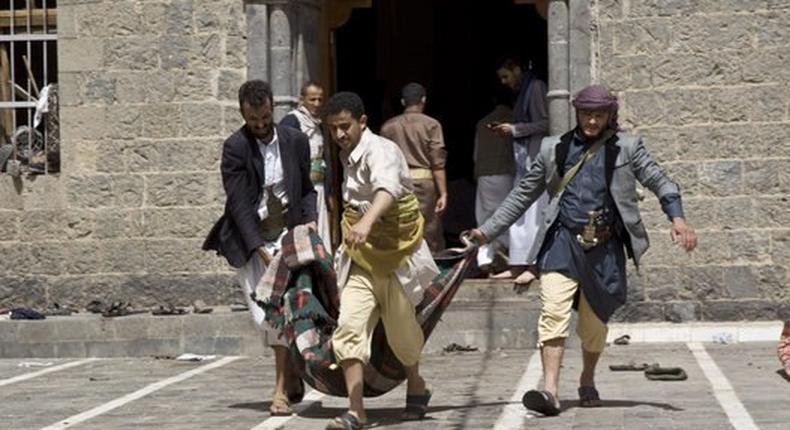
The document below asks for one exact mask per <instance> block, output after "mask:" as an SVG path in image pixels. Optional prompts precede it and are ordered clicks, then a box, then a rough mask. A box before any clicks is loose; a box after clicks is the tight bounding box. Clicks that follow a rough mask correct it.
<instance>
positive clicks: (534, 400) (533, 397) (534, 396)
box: [521, 390, 560, 417]
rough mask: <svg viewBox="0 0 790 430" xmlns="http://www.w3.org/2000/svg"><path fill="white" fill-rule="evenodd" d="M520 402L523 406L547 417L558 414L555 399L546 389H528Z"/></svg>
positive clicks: (558, 409)
mask: <svg viewBox="0 0 790 430" xmlns="http://www.w3.org/2000/svg"><path fill="white" fill-rule="evenodd" d="M521 403H522V404H523V405H524V407H525V408H527V409H529V410H531V411H535V412H539V413H541V414H543V415H545V416H547V417H555V416H557V415H559V414H560V408H559V407H557V401H556V399H554V396H553V395H551V393H549V392H548V391H538V390H529V391H527V392H526V393H524V397H522V398H521Z"/></svg>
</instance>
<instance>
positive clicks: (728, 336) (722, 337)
mask: <svg viewBox="0 0 790 430" xmlns="http://www.w3.org/2000/svg"><path fill="white" fill-rule="evenodd" d="M733 340H734V338H733V335H732V333H727V332H724V331H723V332H721V333H715V334H714V335H713V343H720V344H722V345H727V344H729V343H732V342H733Z"/></svg>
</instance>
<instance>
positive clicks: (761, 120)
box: [593, 0, 790, 321]
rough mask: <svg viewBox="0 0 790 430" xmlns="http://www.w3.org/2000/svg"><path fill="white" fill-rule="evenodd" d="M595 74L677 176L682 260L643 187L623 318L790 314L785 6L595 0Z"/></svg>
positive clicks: (789, 70)
mask: <svg viewBox="0 0 790 430" xmlns="http://www.w3.org/2000/svg"><path fill="white" fill-rule="evenodd" d="M593 15H594V22H595V25H594V53H595V58H594V65H593V69H594V71H595V72H594V73H595V75H596V77H597V79H598V80H599V81H601V82H603V83H605V84H608V85H610V86H612V87H613V88H614V89H616V90H617V92H618V94H619V97H620V101H621V118H622V120H623V121H622V123H623V124H622V125H624V126H625V127H626V128H628V129H630V130H633V131H636V132H638V133H640V134H642V135H643V136H644V138H645V143H646V145H647V147H648V149H649V150H650V151H651V153H652V154H653V155H654V157H655V158H657V159H658V160H660V161H661V162H662V165H663V166H664V167H665V168H666V169H667V170H668V171H669V172H670V173H671V175H672V176H673V177H674V178H675V180H676V181H677V182H679V183H680V185H681V187H682V190H683V196H684V203H685V208H686V213H687V217H688V219H689V221H690V222H691V224H692V225H693V226H694V227H695V228H696V230H697V232H698V235H699V239H700V245H699V248H698V250H697V251H695V252H694V253H692V254H691V255H687V254H686V253H685V252H683V251H681V250H680V249H679V248H678V247H676V246H674V245H673V244H672V243H671V241H670V240H669V233H668V231H669V230H668V226H669V224H668V222H667V220H666V218H665V217H664V216H663V214H662V213H661V210H660V207H659V205H658V202H657V201H656V199H655V198H654V197H652V195H648V197H647V198H646V199H645V201H644V202H643V204H642V210H643V212H644V220H645V223H646V225H647V227H648V230H649V232H650V238H651V240H652V248H651V250H650V251H649V252H648V254H647V255H646V256H645V258H644V260H643V261H644V267H643V268H642V270H641V272H642V273H641V275H640V276H636V274H632V275H634V276H632V277H631V284H632V285H631V286H632V289H631V296H630V300H629V305H628V306H627V307H626V308H625V309H624V310H623V312H622V313H621V314H620V318H622V319H629V320H635V319H636V320H662V319H668V320H673V321H676V320H693V319H703V320H729V319H774V318H777V317H779V318H790V299H789V297H790V296H789V295H790V289H788V270H790V205H788V200H789V199H790V174H788V172H790V116H789V115H788V107H789V106H788V100H790V67H788V65H790V2H788V1H786V0H784V1H782V0H762V1H760V0H753V1H719V0H715V1H714V0H702V1H693V0H688V1H657V0H598V1H594V2H593Z"/></svg>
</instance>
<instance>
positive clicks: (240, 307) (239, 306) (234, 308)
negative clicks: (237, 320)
mask: <svg viewBox="0 0 790 430" xmlns="http://www.w3.org/2000/svg"><path fill="white" fill-rule="evenodd" d="M249 309H250V308H249V307H248V306H247V305H246V304H245V303H233V304H231V305H230V310H231V312H243V311H246V310H249Z"/></svg>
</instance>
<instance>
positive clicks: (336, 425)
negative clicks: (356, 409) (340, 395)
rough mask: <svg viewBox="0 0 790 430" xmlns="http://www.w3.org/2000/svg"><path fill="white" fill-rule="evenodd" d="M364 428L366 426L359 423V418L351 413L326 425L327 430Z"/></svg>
mask: <svg viewBox="0 0 790 430" xmlns="http://www.w3.org/2000/svg"><path fill="white" fill-rule="evenodd" d="M363 427H365V425H364V424H362V423H361V422H359V418H357V417H355V416H354V414H352V413H351V412H346V413H344V414H343V415H341V416H339V417H335V419H333V420H332V421H330V422H329V424H327V425H326V430H362V428H363Z"/></svg>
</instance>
